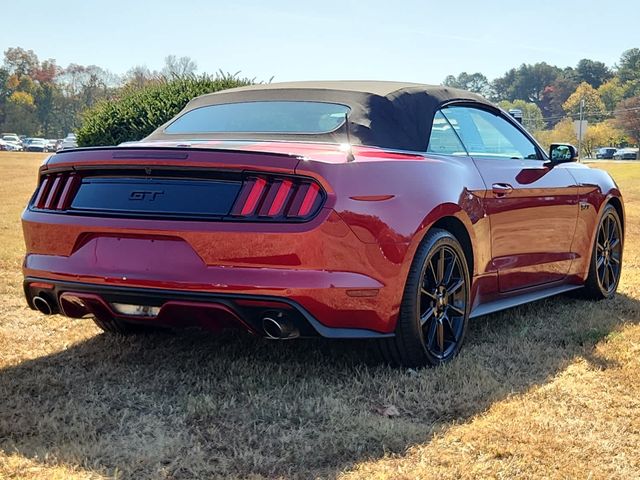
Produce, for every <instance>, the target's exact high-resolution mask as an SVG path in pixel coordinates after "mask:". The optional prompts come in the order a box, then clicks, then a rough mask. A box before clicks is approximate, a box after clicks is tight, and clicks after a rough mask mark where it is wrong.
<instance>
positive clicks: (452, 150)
mask: <svg viewBox="0 0 640 480" xmlns="http://www.w3.org/2000/svg"><path fill="white" fill-rule="evenodd" d="M427 152H429V153H439V154H441V155H467V151H466V150H465V149H464V146H463V145H462V143H460V139H459V138H458V136H457V135H456V133H455V132H454V131H453V128H452V127H451V124H450V123H449V122H448V121H447V119H446V118H445V117H444V115H442V113H440V112H437V113H436V114H435V115H434V117H433V125H432V126H431V136H430V137H429V145H428V146H427Z"/></svg>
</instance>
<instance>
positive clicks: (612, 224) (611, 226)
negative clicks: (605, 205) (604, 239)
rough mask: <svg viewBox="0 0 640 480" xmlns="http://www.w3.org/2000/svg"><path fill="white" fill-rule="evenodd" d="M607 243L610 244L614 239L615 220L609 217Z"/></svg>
mask: <svg viewBox="0 0 640 480" xmlns="http://www.w3.org/2000/svg"><path fill="white" fill-rule="evenodd" d="M608 238H609V245H611V244H612V243H613V241H614V240H615V239H616V222H615V221H614V220H613V218H611V217H609V236H608Z"/></svg>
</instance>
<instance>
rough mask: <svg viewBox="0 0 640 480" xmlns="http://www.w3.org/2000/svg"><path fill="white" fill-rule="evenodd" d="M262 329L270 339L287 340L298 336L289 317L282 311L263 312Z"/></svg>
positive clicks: (298, 333)
mask: <svg viewBox="0 0 640 480" xmlns="http://www.w3.org/2000/svg"><path fill="white" fill-rule="evenodd" d="M262 330H263V331H264V334H265V336H266V337H267V338H268V339H270V340H289V339H291V338H296V337H299V336H300V332H298V329H297V328H296V326H295V325H294V324H293V322H292V321H291V319H290V318H289V317H287V316H286V315H285V314H284V313H283V312H277V311H272V312H265V313H264V314H263V315H262Z"/></svg>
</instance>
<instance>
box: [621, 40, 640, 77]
mask: <svg viewBox="0 0 640 480" xmlns="http://www.w3.org/2000/svg"><path fill="white" fill-rule="evenodd" d="M618 77H620V81H622V82H630V81H633V80H638V79H640V48H631V49H629V50H626V51H624V52H623V53H622V55H621V56H620V63H619V64H618Z"/></svg>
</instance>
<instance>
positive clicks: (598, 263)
mask: <svg viewBox="0 0 640 480" xmlns="http://www.w3.org/2000/svg"><path fill="white" fill-rule="evenodd" d="M603 263H604V257H600V256H599V257H598V260H597V261H596V268H600V267H601V266H602V264H603Z"/></svg>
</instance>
